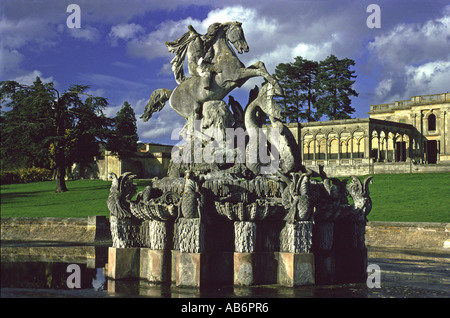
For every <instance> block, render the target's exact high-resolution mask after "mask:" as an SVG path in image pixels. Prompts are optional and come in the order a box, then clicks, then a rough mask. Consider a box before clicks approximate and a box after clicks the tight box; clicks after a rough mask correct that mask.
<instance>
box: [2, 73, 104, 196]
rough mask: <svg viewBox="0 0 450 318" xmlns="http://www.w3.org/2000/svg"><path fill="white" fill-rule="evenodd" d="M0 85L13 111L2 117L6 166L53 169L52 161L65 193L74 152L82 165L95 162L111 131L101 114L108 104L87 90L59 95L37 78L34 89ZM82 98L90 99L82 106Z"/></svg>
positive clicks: (82, 87) (71, 89)
mask: <svg viewBox="0 0 450 318" xmlns="http://www.w3.org/2000/svg"><path fill="white" fill-rule="evenodd" d="M0 85H1V86H0V101H1V102H2V103H3V102H7V107H8V108H10V110H9V111H6V112H4V113H3V114H2V116H3V117H4V119H3V123H2V125H4V127H5V132H4V133H2V155H3V154H5V155H6V156H7V158H6V160H5V161H6V162H9V164H12V163H13V162H14V160H15V159H16V158H22V160H21V162H20V163H21V164H22V165H23V166H28V167H29V166H40V167H46V166H47V167H49V166H50V160H53V161H54V169H55V176H56V192H65V191H67V187H66V184H65V175H66V168H67V167H68V166H69V165H71V164H72V163H73V160H74V157H73V156H72V157H71V154H73V153H76V154H77V156H78V158H83V160H92V159H93V158H92V157H93V156H94V155H96V154H98V143H99V142H100V141H101V139H104V137H105V131H106V130H107V129H108V128H107V126H108V120H107V119H106V117H105V116H104V115H103V113H102V109H103V108H104V107H106V106H107V101H106V99H105V98H103V97H93V96H90V95H88V94H86V93H85V91H86V90H87V89H88V88H89V86H86V85H72V86H71V87H69V90H68V91H66V92H64V93H63V94H60V93H59V91H58V90H57V89H55V88H54V85H53V83H45V84H44V83H42V81H41V80H40V78H39V77H37V78H36V81H35V82H34V83H33V84H32V85H22V84H19V83H17V82H15V81H4V82H1V83H0ZM80 95H88V98H86V100H85V101H83V100H82V99H81V98H80ZM68 140H71V143H69V142H68ZM16 142H17V144H15V143H16ZM73 145H75V146H73ZM77 147H78V149H77ZM95 147H96V151H95V149H94V148H95ZM49 149H52V150H51V151H49Z"/></svg>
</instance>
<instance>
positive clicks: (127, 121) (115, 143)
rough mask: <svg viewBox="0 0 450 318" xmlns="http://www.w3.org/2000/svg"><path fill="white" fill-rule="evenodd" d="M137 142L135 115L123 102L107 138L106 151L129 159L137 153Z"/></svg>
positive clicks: (128, 105)
mask: <svg viewBox="0 0 450 318" xmlns="http://www.w3.org/2000/svg"><path fill="white" fill-rule="evenodd" d="M138 140H139V137H138V134H137V126H136V115H135V113H134V110H133V108H132V107H131V105H130V104H129V103H128V102H127V101H125V102H124V104H123V106H122V108H121V109H120V110H119V111H118V112H117V114H116V117H115V118H114V130H113V132H112V134H111V136H110V137H109V140H108V144H107V149H108V150H110V151H112V152H113V153H116V154H117V155H118V156H119V157H120V158H126V157H130V156H132V155H133V154H134V153H135V152H136V151H137V142H138Z"/></svg>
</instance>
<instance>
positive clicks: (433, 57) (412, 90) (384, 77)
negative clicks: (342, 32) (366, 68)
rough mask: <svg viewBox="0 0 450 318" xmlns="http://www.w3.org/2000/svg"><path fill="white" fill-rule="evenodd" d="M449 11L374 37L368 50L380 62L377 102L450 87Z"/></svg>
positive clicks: (445, 89) (376, 90)
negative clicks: (440, 15)
mask: <svg viewBox="0 0 450 318" xmlns="http://www.w3.org/2000/svg"><path fill="white" fill-rule="evenodd" d="M449 47H450V14H448V13H447V15H446V16H442V17H439V18H436V19H433V20H428V21H426V22H424V23H421V24H419V23H411V24H404V23H403V24H399V25H397V26H395V27H394V28H393V29H391V30H389V31H387V32H385V33H383V34H381V35H380V36H377V37H375V39H374V40H373V41H372V42H370V43H369V44H368V49H369V52H370V53H371V54H372V56H373V57H374V58H375V59H376V60H377V62H379V63H381V69H380V82H379V83H378V85H377V87H376V89H375V92H376V96H377V98H378V100H377V102H387V101H392V100H394V99H408V98H410V96H412V95H418V94H433V93H440V92H446V91H448V90H449V89H450V84H448V83H450V51H449V49H448V48H449Z"/></svg>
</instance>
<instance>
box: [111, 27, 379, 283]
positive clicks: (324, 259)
mask: <svg viewBox="0 0 450 318" xmlns="http://www.w3.org/2000/svg"><path fill="white" fill-rule="evenodd" d="M166 45H167V46H168V48H169V50H170V51H171V52H173V53H175V54H176V56H175V58H174V59H173V60H172V62H171V63H172V70H173V71H174V74H175V79H176V81H177V83H178V86H177V87H176V88H175V89H174V90H173V91H170V90H167V89H158V90H156V91H154V92H153V93H152V94H151V96H150V100H149V102H148V104H147V106H146V109H145V113H144V114H143V115H142V118H143V119H144V120H145V121H147V120H149V119H150V118H151V116H152V114H153V113H154V112H156V111H159V110H161V109H162V107H164V105H165V103H166V102H167V101H168V102H169V104H170V106H171V107H172V108H173V109H174V110H175V111H176V112H177V113H178V114H179V115H181V116H183V117H184V118H185V119H186V125H185V127H184V128H183V129H182V131H181V135H182V137H183V138H184V140H185V141H186V143H185V144H184V146H183V147H178V148H177V149H176V151H174V152H173V153H172V159H171V163H170V167H169V173H168V176H167V177H165V178H163V179H157V178H155V179H152V180H151V184H150V185H149V186H147V187H146V188H145V189H144V190H143V191H141V192H139V193H137V194H136V185H134V184H133V179H134V178H135V177H136V176H135V175H133V174H132V173H129V172H128V173H124V174H123V175H121V176H116V175H115V174H111V177H112V179H113V182H112V185H111V191H110V195H109V198H108V201H107V203H108V207H109V210H110V213H111V215H110V224H111V234H112V239H113V247H111V248H110V250H109V261H108V273H109V276H110V277H112V278H115V279H119V278H125V277H139V278H144V279H147V280H149V281H152V282H174V283H176V285H178V286H196V287H201V286H205V285H211V284H222V285H226V284H228V285H230V284H231V285H232V284H234V285H254V284H282V285H286V286H298V285H306V284H315V283H335V282H357V281H362V280H364V279H365V278H366V268H367V250H366V247H365V241H364V233H365V224H366V216H367V214H368V213H369V212H370V210H371V207H372V205H371V199H370V196H369V188H368V183H369V182H370V181H371V179H372V177H368V178H366V179H365V180H364V182H361V181H360V180H359V179H358V178H357V177H354V176H352V177H351V182H350V183H349V184H348V185H347V180H343V181H341V180H338V179H333V178H331V179H330V178H328V177H327V176H326V175H325V174H324V173H323V171H321V172H319V173H316V172H313V171H306V170H305V169H304V168H303V167H302V166H301V163H300V156H299V152H298V149H297V146H296V141H295V138H294V136H293V135H292V133H291V132H290V130H289V129H288V128H287V127H286V126H285V125H283V123H282V122H281V120H280V107H279V105H278V104H277V103H276V101H275V100H274V97H276V96H281V95H282V94H283V91H282V89H281V87H280V85H279V84H278V82H277V81H276V80H275V79H274V78H273V77H272V76H271V75H270V74H269V73H268V72H267V70H266V68H265V66H264V63H262V62H256V63H254V64H253V65H251V66H249V67H245V66H244V65H243V64H242V63H241V62H240V60H239V58H238V57H237V55H236V53H235V51H234V49H236V50H237V52H238V53H243V52H244V51H245V52H248V51H249V47H248V45H247V42H246V40H245V37H244V32H243V30H242V24H241V23H239V22H229V23H223V24H222V23H214V24H212V25H211V26H210V27H209V28H208V31H207V33H206V34H205V35H201V34H199V33H198V32H196V31H195V29H194V28H193V27H192V26H189V27H188V31H187V32H186V33H185V34H184V35H183V36H181V37H180V38H179V39H177V40H176V41H173V42H170V43H168V42H166ZM233 47H234V49H233ZM186 57H187V62H188V63H187V64H188V70H189V75H190V76H189V77H186V76H185V74H184V71H183V62H184V60H185V58H186ZM252 77H263V78H264V83H263V84H262V85H261V88H258V87H257V86H256V87H255V88H254V89H253V90H251V92H250V96H249V101H248V103H247V106H246V107H245V108H244V109H243V108H242V106H241V105H240V104H239V103H238V102H237V101H236V100H234V98H233V97H232V96H229V103H228V104H227V103H225V102H224V101H223V100H222V99H223V98H224V97H225V96H226V95H228V94H229V93H230V92H231V91H232V90H233V89H235V88H236V87H240V86H242V85H243V84H244V83H245V82H246V81H247V80H248V79H249V78H252ZM267 118H268V120H269V122H270V124H269V125H268V126H264V124H265V121H266V119H267ZM135 195H136V196H135ZM348 195H350V197H351V198H352V200H353V203H352V204H349V200H348ZM133 198H135V199H133Z"/></svg>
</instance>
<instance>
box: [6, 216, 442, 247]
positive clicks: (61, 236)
mask: <svg viewBox="0 0 450 318" xmlns="http://www.w3.org/2000/svg"><path fill="white" fill-rule="evenodd" d="M0 224H1V239H2V240H10V241H53V242H81V243H93V242H96V241H100V240H110V239H111V236H110V232H109V221H108V219H106V217H103V216H92V217H88V218H2V219H1V220H0ZM366 245H367V246H368V247H392V248H417V249H442V248H445V249H449V250H450V223H421V222H368V224H367V226H366Z"/></svg>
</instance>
